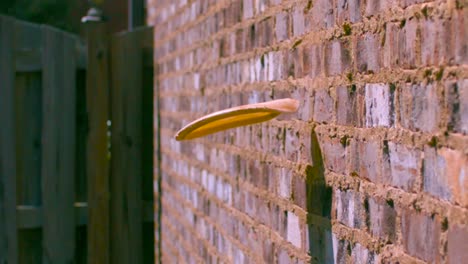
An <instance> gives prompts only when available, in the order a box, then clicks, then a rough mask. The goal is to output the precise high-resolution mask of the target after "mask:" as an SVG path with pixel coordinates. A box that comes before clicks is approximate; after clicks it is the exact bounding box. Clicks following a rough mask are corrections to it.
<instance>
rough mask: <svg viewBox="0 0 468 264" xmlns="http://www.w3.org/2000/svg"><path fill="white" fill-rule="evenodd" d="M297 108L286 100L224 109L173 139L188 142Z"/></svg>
mask: <svg viewBox="0 0 468 264" xmlns="http://www.w3.org/2000/svg"><path fill="white" fill-rule="evenodd" d="M298 107H299V102H298V101H297V100H294V99H291V98H286V99H279V100H273V101H269V102H264V103H256V104H248V105H241V106H236V107H232V108H228V109H224V110H221V111H218V112H214V113H211V114H209V115H205V116H203V117H201V118H199V119H197V120H195V121H193V122H191V123H189V124H188V125H186V126H185V127H183V128H182V129H181V130H179V131H178V132H177V133H176V135H175V139H176V140H177V141H182V140H189V139H194V138H199V137H203V136H206V135H209V134H213V133H216V132H220V131H223V130H227V129H230V128H235V127H240V126H247V125H251V124H256V123H260V122H264V121H268V120H270V119H273V118H275V117H277V116H278V115H280V114H282V113H294V112H296V111H297V109H298Z"/></svg>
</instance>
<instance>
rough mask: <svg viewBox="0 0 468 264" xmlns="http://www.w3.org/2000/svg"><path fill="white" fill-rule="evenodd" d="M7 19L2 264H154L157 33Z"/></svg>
mask: <svg viewBox="0 0 468 264" xmlns="http://www.w3.org/2000/svg"><path fill="white" fill-rule="evenodd" d="M87 27H88V29H87V31H88V36H87V38H88V39H87V42H88V43H87V44H85V43H84V42H83V41H82V40H80V39H79V38H78V37H77V36H74V35H71V34H68V33H65V32H62V31H60V30H57V29H54V28H51V27H48V26H42V25H35V24H30V23H25V22H20V21H17V20H15V19H13V18H10V17H4V16H0V263H154V239H153V236H154V231H153V230H154V229H153V202H152V200H153V192H152V186H153V181H152V173H153V168H152V167H153V166H152V157H153V155H152V152H153V144H152V138H153V137H152V130H153V125H152V124H153V122H152V121H153V116H152V113H153V109H152V107H153V106H152V87H153V85H152V74H153V73H152V29H151V28H144V29H139V30H136V31H133V32H129V33H121V34H119V35H116V36H109V35H107V33H106V30H105V24H104V23H95V24H90V25H87Z"/></svg>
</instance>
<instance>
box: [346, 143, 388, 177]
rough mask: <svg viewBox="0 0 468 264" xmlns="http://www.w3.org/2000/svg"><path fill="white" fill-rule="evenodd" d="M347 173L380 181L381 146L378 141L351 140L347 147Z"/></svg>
mask: <svg viewBox="0 0 468 264" xmlns="http://www.w3.org/2000/svg"><path fill="white" fill-rule="evenodd" d="M347 149H348V151H349V152H348V153H347V155H346V157H347V163H348V173H349V174H358V175H359V176H360V177H363V178H365V179H368V180H370V181H372V182H375V183H382V182H383V180H382V165H381V163H382V154H381V153H382V146H381V144H380V142H377V141H375V140H371V141H358V140H351V143H350V146H349V147H348V148H347Z"/></svg>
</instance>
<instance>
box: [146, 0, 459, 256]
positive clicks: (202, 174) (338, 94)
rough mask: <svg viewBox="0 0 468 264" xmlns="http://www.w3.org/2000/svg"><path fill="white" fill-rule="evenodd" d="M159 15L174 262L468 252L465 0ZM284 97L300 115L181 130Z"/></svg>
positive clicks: (218, 8) (303, 4)
mask: <svg viewBox="0 0 468 264" xmlns="http://www.w3.org/2000/svg"><path fill="white" fill-rule="evenodd" d="M148 21H149V23H150V24H154V25H155V64H156V65H157V66H158V67H157V72H156V74H157V78H156V79H157V82H156V85H155V87H156V88H157V89H158V90H159V101H160V103H159V110H160V120H159V121H160V134H161V140H160V143H161V153H162V154H161V171H162V173H161V174H160V175H159V174H158V173H156V174H155V175H156V179H155V180H156V182H157V180H158V179H160V186H161V189H162V216H161V230H162V232H161V234H160V236H161V238H162V240H161V241H162V247H161V248H162V250H161V251H162V255H161V257H162V260H163V262H164V263H174V261H175V260H178V261H179V262H184V261H186V262H216V261H221V262H235V263H260V262H267V263H272V262H279V263H306V262H312V263H332V262H333V261H334V262H336V263H382V262H383V263H397V262H399V263H424V262H429V263H462V262H463V261H466V259H468V175H467V173H468V135H467V133H468V65H467V64H468V54H467V53H468V47H467V43H468V40H467V39H468V6H467V3H466V1H463V0H443V1H441V0H436V1H424V0H313V1H288V0H286V1H280V0H243V1H242V0H148ZM284 97H292V98H295V99H298V100H299V101H300V102H301V106H300V110H299V112H298V113H297V114H293V115H289V116H283V117H280V118H278V119H276V120H273V121H271V122H266V123H262V124H258V125H253V126H247V127H241V128H237V129H233V130H229V131H226V132H221V133H218V134H215V135H212V136H208V137H205V138H201V139H198V140H194V141H188V142H176V141H175V140H174V139H173V136H174V134H175V132H176V131H177V130H178V129H180V128H181V127H182V126H183V125H185V124H186V123H188V122H189V121H191V120H193V119H195V118H197V117H200V116H202V115H204V114H208V113H210V112H212V111H216V110H220V109H224V108H227V107H231V106H237V105H241V104H247V103H255V102H263V101H266V100H271V99H278V98H284ZM159 177H161V178H159ZM156 187H157V183H156ZM157 253H158V252H157Z"/></svg>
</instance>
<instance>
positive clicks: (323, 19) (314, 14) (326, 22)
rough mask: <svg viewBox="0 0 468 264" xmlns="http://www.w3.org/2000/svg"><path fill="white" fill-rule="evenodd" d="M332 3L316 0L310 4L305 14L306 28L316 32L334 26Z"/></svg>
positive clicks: (326, 0)
mask: <svg viewBox="0 0 468 264" xmlns="http://www.w3.org/2000/svg"><path fill="white" fill-rule="evenodd" d="M334 12H335V11H334V9H333V2H331V1H328V0H317V1H314V2H312V6H311V9H310V10H309V11H308V12H307V14H306V18H305V20H306V21H305V23H306V28H308V29H310V30H312V31H318V30H321V29H324V28H330V27H332V26H334V25H335V14H334Z"/></svg>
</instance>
